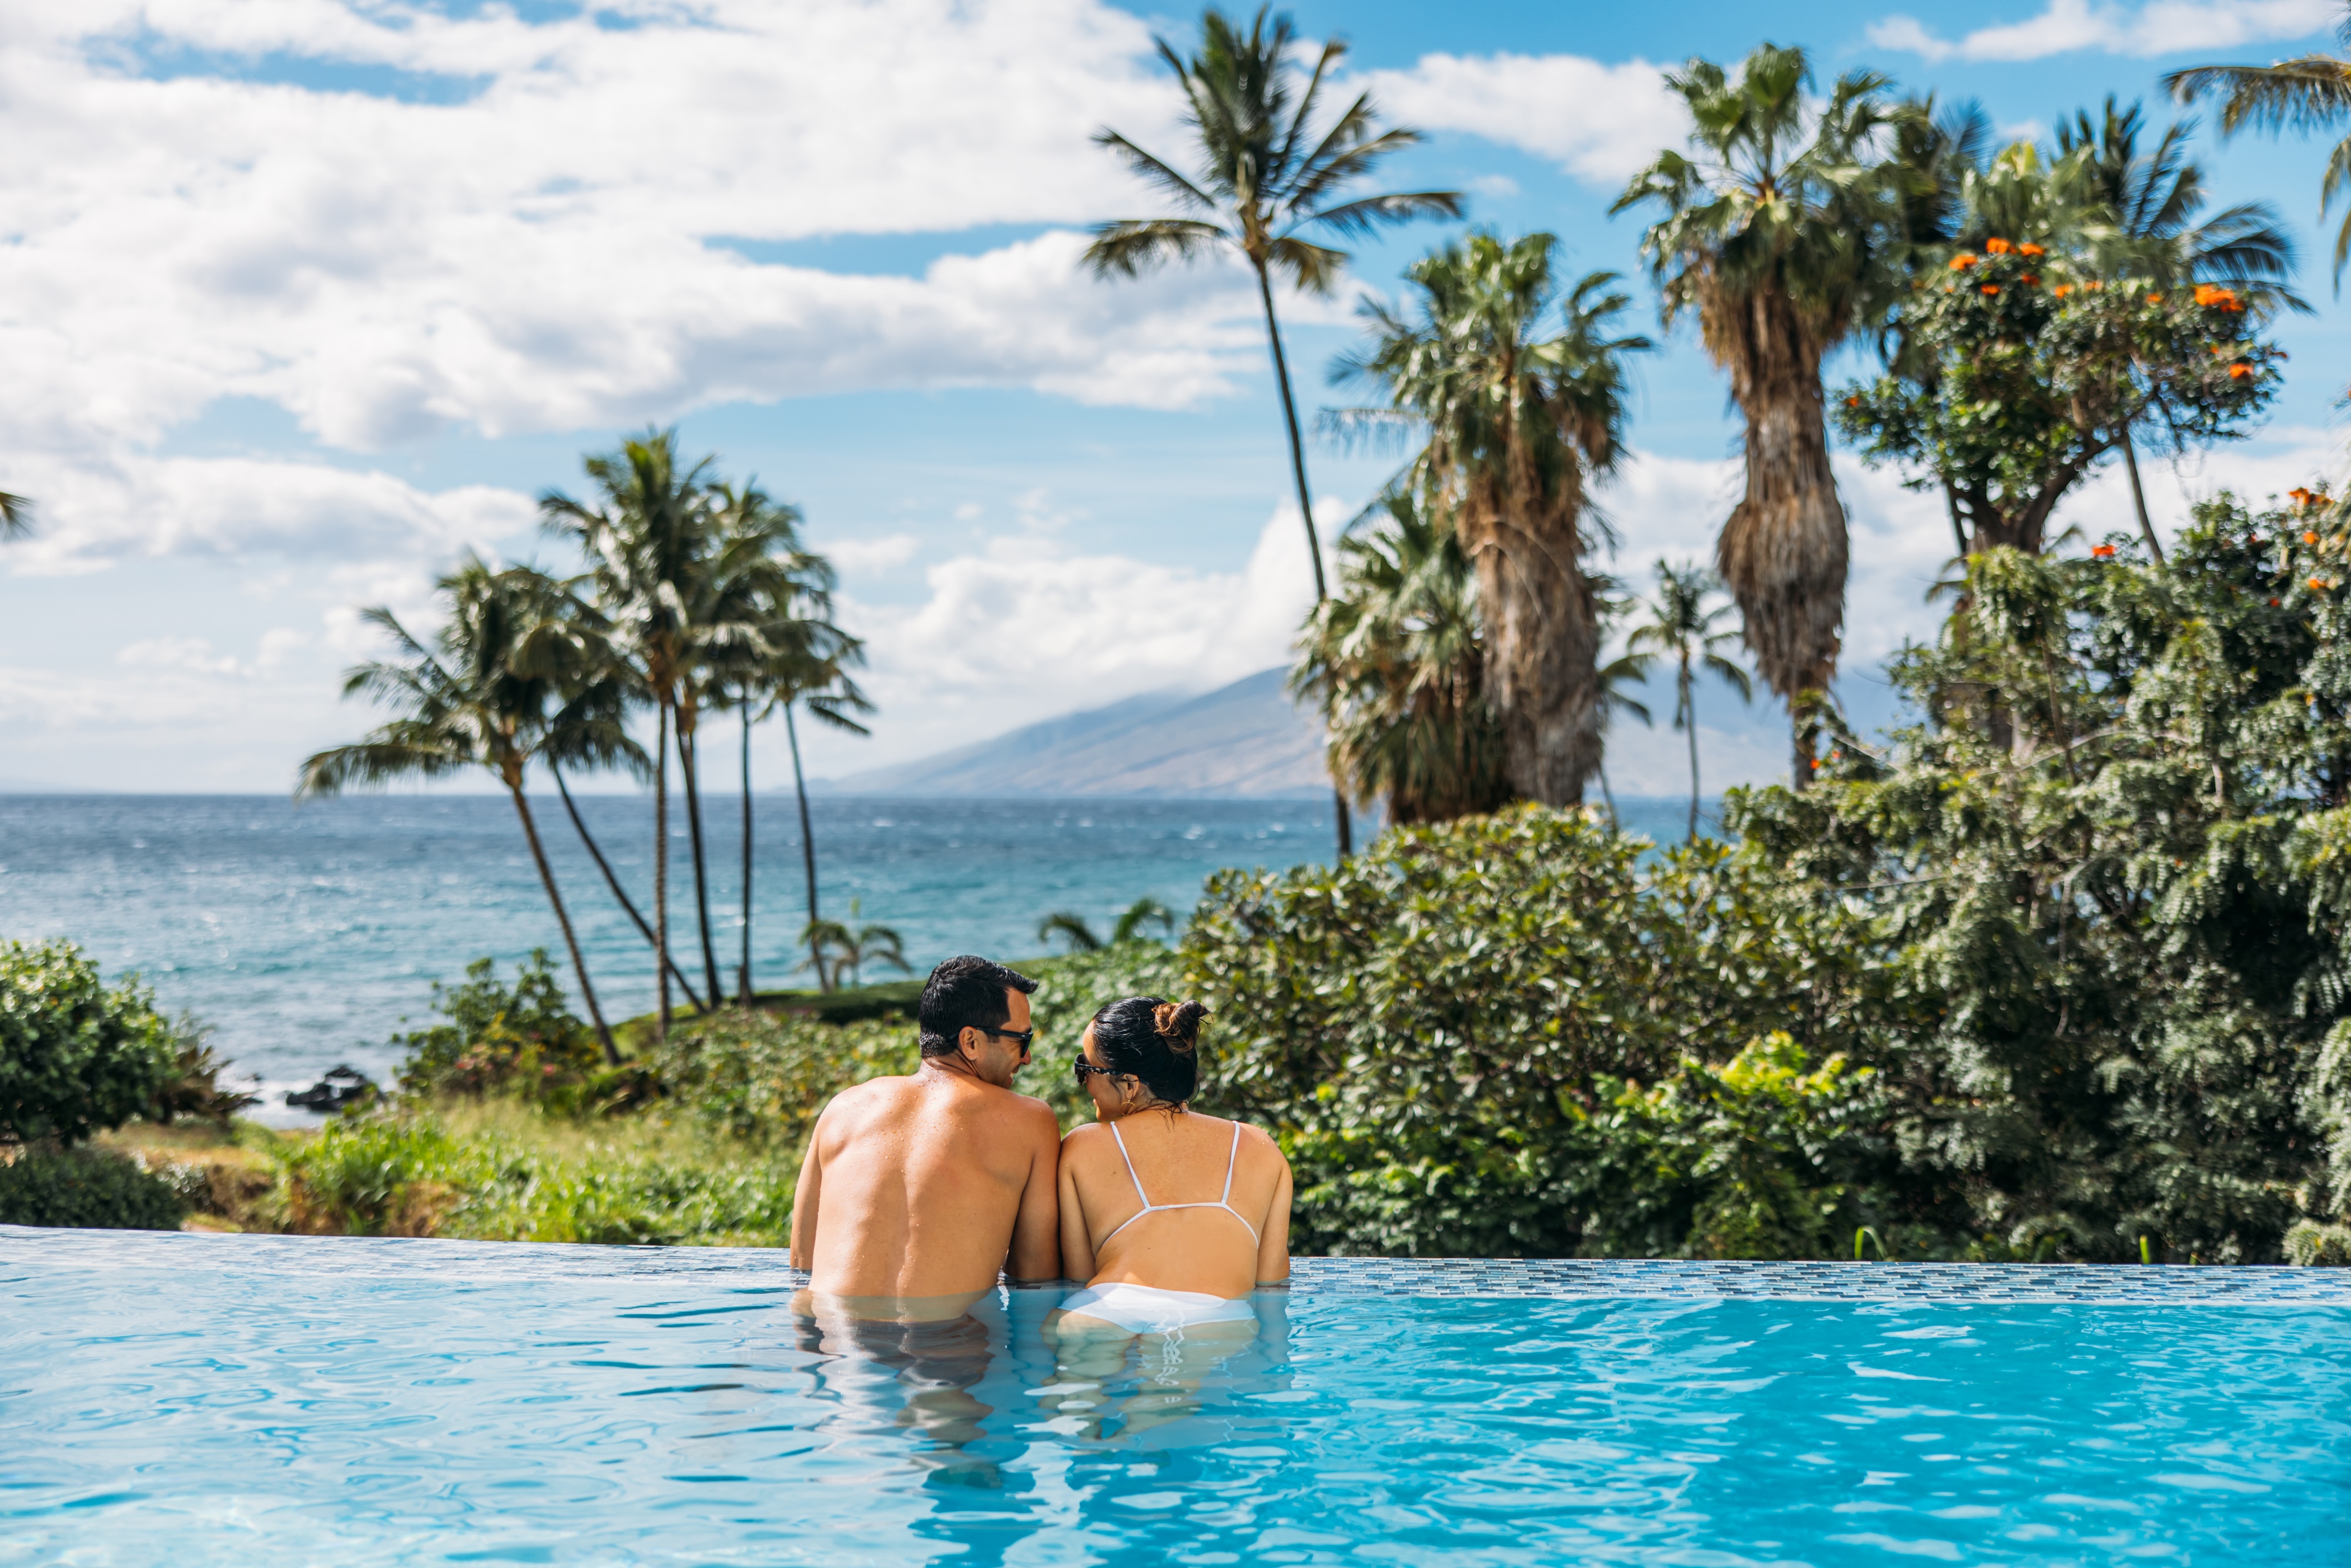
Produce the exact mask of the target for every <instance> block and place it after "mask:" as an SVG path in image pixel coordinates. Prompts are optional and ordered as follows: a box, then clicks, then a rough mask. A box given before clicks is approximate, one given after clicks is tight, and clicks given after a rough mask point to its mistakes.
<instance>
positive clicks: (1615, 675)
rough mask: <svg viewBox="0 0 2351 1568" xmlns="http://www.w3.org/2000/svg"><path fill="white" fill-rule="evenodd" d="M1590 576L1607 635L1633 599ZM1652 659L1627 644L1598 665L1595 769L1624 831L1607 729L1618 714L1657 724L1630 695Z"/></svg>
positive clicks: (1611, 820) (1613, 823)
mask: <svg viewBox="0 0 2351 1568" xmlns="http://www.w3.org/2000/svg"><path fill="white" fill-rule="evenodd" d="M1593 582H1594V583H1595V584H1596V585H1600V586H1599V603H1600V623H1601V626H1602V627H1603V628H1604V632H1603V635H1604V636H1605V635H1607V632H1606V631H1605V629H1606V628H1610V627H1613V626H1614V625H1615V624H1616V623H1617V622H1620V621H1622V620H1623V619H1624V618H1625V616H1626V615H1629V614H1630V613H1632V611H1633V605H1634V601H1633V600H1632V599H1631V597H1630V596H1628V595H1626V594H1625V592H1624V591H1623V589H1622V585H1621V584H1619V583H1618V582H1617V581H1616V580H1615V579H1614V578H1609V579H1605V580H1603V579H1602V578H1601V577H1600V575H1599V574H1598V573H1597V572H1595V573H1593ZM1651 659H1652V655H1650V654H1647V653H1635V652H1634V651H1632V650H1631V649H1629V648H1628V649H1626V650H1625V652H1624V653H1619V654H1617V655H1616V657H1614V658H1613V659H1611V660H1609V661H1608V662H1607V663H1606V664H1603V665H1601V666H1600V739H1601V752H1600V765H1599V768H1598V769H1597V771H1598V773H1599V775H1600V799H1601V800H1603V801H1604V802H1606V804H1607V807H1608V825H1609V826H1610V827H1612V828H1614V829H1616V830H1617V831H1619V832H1621V831H1624V827H1625V822H1624V820H1623V819H1622V818H1621V817H1619V816H1618V815H1617V814H1616V792H1615V791H1614V790H1613V789H1610V788H1609V787H1608V750H1607V741H1608V731H1609V729H1610V728H1611V727H1614V723H1615V720H1616V716H1617V715H1618V714H1627V715H1630V716H1632V717H1634V718H1637V719H1639V720H1640V721H1641V726H1642V727H1643V728H1645V729H1653V728H1655V727H1656V716H1655V715H1653V714H1651V713H1650V712H1649V705H1648V704H1646V703H1645V702H1643V701H1642V700H1641V699H1640V698H1638V697H1636V696H1635V695H1633V692H1634V690H1635V688H1637V687H1640V686H1643V685H1646V684H1647V683H1648V679H1649V664H1650V663H1651Z"/></svg>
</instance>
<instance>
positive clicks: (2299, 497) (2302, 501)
mask: <svg viewBox="0 0 2351 1568" xmlns="http://www.w3.org/2000/svg"><path fill="white" fill-rule="evenodd" d="M2286 498H2287V499H2288V500H2291V501H2292V502H2293V503H2294V505H2295V506H2297V507H2307V506H2308V505H2310V504H2311V503H2312V502H2313V501H2315V500H2316V499H2318V496H2317V494H2316V492H2314V491H2310V490H2305V489H2304V488H2302V487H2301V486H2298V485H2297V486H2294V488H2293V489H2291V490H2288V491H2287V492H2286ZM2311 542H2312V543H2313V544H2315V543H2317V542H2318V541H2317V540H2315V539H2313V540H2312V541H2311Z"/></svg>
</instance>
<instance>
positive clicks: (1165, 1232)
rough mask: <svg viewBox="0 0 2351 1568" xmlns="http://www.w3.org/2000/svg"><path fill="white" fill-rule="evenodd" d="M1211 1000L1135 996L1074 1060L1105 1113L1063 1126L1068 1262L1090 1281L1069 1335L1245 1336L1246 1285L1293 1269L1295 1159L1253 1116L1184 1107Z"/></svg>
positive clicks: (1067, 1315)
mask: <svg viewBox="0 0 2351 1568" xmlns="http://www.w3.org/2000/svg"><path fill="white" fill-rule="evenodd" d="M1207 1013H1208V1009H1206V1008H1204V1007H1202V1006H1201V1005H1200V1004H1199V1003H1197V1002H1180V1003H1179V1002H1168V1001H1162V1000H1161V999H1160V998H1157V997H1130V998H1127V999H1126V1000H1124V1001H1119V1002H1113V1003H1111V1004H1110V1005H1109V1006H1108V1007H1106V1008H1104V1009H1102V1010H1101V1011H1100V1012H1098V1013H1096V1014H1095V1015H1094V1018H1093V1021H1092V1023H1090V1024H1088V1025H1087V1026H1086V1032H1085V1036H1084V1039H1083V1040H1081V1042H1080V1044H1079V1048H1078V1061H1077V1074H1078V1081H1079V1082H1080V1083H1081V1084H1083V1085H1084V1086H1085V1088H1086V1090H1087V1092H1089V1093H1091V1094H1092V1097H1093V1103H1094V1114H1095V1115H1096V1116H1097V1117H1098V1118H1099V1120H1098V1121H1096V1122H1095V1124H1093V1125H1092V1126H1090V1127H1080V1128H1079V1129H1077V1131H1075V1132H1073V1133H1071V1134H1070V1135H1069V1136H1068V1137H1066V1138H1064V1139H1062V1140H1061V1267H1062V1270H1064V1271H1065V1272H1066V1273H1067V1274H1069V1275H1070V1277H1071V1278H1072V1279H1079V1280H1083V1281H1086V1288H1085V1289H1084V1290H1082V1291H1079V1292H1078V1293H1077V1294H1075V1295H1073V1296H1071V1298H1070V1299H1069V1300H1068V1301H1064V1302H1062V1303H1061V1315H1060V1316H1059V1317H1058V1319H1057V1323H1056V1326H1057V1328H1058V1330H1059V1332H1060V1333H1062V1334H1063V1335H1064V1336H1067V1335H1069V1334H1071V1333H1081V1334H1090V1335H1099V1334H1102V1333H1116V1334H1119V1335H1122V1336H1123V1335H1131V1334H1139V1333H1181V1332H1183V1331H1187V1330H1196V1329H1201V1328H1206V1327H1208V1326H1209V1325H1217V1324H1223V1325H1232V1326H1230V1327H1227V1328H1222V1329H1217V1330H1212V1332H1211V1337H1227V1336H1229V1337H1246V1336H1247V1335H1248V1334H1249V1333H1250V1332H1252V1331H1253V1330H1254V1328H1255V1325H1256V1321H1257V1319H1256V1314H1255V1313H1254V1312H1251V1311H1250V1308H1249V1301H1248V1300H1247V1298H1248V1296H1249V1291H1251V1290H1252V1289H1253V1288H1254V1287H1256V1286H1259V1285H1276V1284H1280V1283H1282V1282H1284V1281H1287V1280H1288V1279H1289V1278H1290V1162H1289V1161H1288V1160H1287V1159H1284V1158H1283V1157H1282V1154H1281V1150H1280V1148H1279V1147H1277V1146H1276V1145H1275V1144H1274V1141H1273V1140H1272V1139H1271V1138H1270V1137H1268V1136H1267V1135H1266V1134H1264V1133H1261V1132H1259V1130H1258V1129H1257V1128H1255V1127H1247V1126H1243V1125H1242V1124H1239V1123H1238V1122H1228V1121H1224V1120H1221V1119H1219V1118H1217V1117H1215V1116H1204V1115H1201V1114H1198V1113H1195V1112H1192V1111H1188V1110H1186V1108H1185V1107H1186V1102H1188V1101H1189V1100H1190V1099H1191V1098H1192V1094H1193V1092H1194V1091H1195V1090H1196V1088H1197V1086H1198V1082H1199V1033H1200V1020H1201V1019H1204V1018H1206V1017H1207Z"/></svg>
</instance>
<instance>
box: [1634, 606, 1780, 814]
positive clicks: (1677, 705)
mask: <svg viewBox="0 0 2351 1568" xmlns="http://www.w3.org/2000/svg"><path fill="white" fill-rule="evenodd" d="M1721 587H1722V584H1721V582H1720V581H1719V580H1717V579H1716V577H1715V575H1714V574H1713V573H1712V572H1710V571H1708V570H1705V569H1704V568H1702V567H1699V566H1697V565H1690V566H1686V567H1680V568H1677V567H1675V566H1674V565H1673V564H1672V563H1671V562H1669V561H1662V560H1661V561H1659V562H1658V563H1657V592H1656V598H1654V599H1652V600H1651V601H1649V604H1648V609H1649V614H1650V619H1649V620H1648V621H1647V622H1646V623H1644V624H1643V625H1640V626H1636V627H1635V628H1634V630H1633V635H1632V637H1631V638H1630V639H1628V645H1629V646H1630V647H1631V648H1632V649H1633V650H1634V651H1635V652H1637V653H1647V654H1650V655H1652V656H1653V657H1657V658H1663V659H1666V660H1668V661H1670V662H1671V664H1673V667H1674V727H1675V728H1676V729H1678V730H1684V731H1687V733H1688V735H1689V759H1690V804H1689V836H1690V837H1691V838H1693V839H1695V838H1697V837H1698V685H1697V682H1698V676H1699V675H1701V674H1714V675H1719V676H1720V677H1721V678H1722V680H1723V681H1724V683H1725V684H1726V685H1729V687H1730V689H1731V690H1732V691H1735V692H1737V693H1738V694H1739V700H1740V702H1752V701H1753V700H1754V699H1755V686H1754V683H1753V682H1751V681H1750V680H1749V679H1748V675H1747V672H1746V671H1745V670H1743V669H1741V668H1740V666H1739V665H1738V664H1734V663H1732V662H1731V660H1730V659H1729V658H1728V657H1727V656H1725V655H1724V653H1723V652H1722V650H1723V649H1724V648H1726V647H1729V645H1730V644H1732V643H1737V642H1738V641H1739V633H1738V632H1736V631H1735V630H1722V631H1718V630H1717V629H1716V624H1715V623H1716V622H1719V621H1720V620H1721V619H1722V618H1723V617H1724V616H1725V615H1728V614H1729V613H1730V606H1729V605H1727V604H1708V600H1710V599H1712V598H1713V597H1714V595H1715V594H1716V593H1717V592H1718V591H1719V590H1720V589H1721Z"/></svg>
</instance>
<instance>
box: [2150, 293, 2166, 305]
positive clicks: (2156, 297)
mask: <svg viewBox="0 0 2351 1568" xmlns="http://www.w3.org/2000/svg"><path fill="white" fill-rule="evenodd" d="M2147 303H2148V304H2149V305H2160V304H2162V303H2163V296H2162V295H2160V294H2150V295H2148V296H2147Z"/></svg>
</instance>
